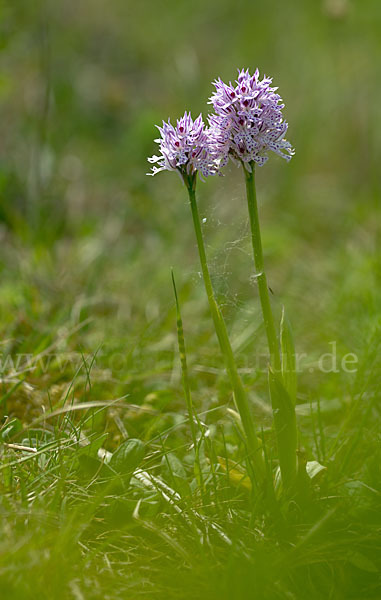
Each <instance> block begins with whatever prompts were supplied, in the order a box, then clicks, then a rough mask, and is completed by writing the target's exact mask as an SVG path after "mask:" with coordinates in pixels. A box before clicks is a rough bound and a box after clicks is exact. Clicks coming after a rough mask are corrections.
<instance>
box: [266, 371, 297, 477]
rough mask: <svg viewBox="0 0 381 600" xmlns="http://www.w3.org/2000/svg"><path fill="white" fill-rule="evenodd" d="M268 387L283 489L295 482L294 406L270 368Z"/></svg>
mask: <svg viewBox="0 0 381 600" xmlns="http://www.w3.org/2000/svg"><path fill="white" fill-rule="evenodd" d="M269 387H270V396H271V404H272V408H273V418H274V427H275V433H276V437H277V445H278V455H279V465H280V470H281V474H282V481H283V485H284V486H285V487H289V486H290V485H291V484H292V483H293V482H294V481H295V478H296V471H297V457H296V449H297V428H296V416H295V406H294V403H293V401H292V400H291V398H290V395H289V393H288V392H287V390H286V389H285V387H284V385H283V382H282V379H281V377H279V375H277V374H276V373H274V371H273V370H272V369H271V367H270V368H269Z"/></svg>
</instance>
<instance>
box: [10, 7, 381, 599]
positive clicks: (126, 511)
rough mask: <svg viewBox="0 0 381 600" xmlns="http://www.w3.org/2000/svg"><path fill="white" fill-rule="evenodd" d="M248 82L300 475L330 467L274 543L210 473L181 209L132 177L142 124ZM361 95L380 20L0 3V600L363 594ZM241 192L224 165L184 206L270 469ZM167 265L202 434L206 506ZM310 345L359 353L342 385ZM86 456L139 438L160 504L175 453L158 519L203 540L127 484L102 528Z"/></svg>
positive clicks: (365, 380) (221, 417)
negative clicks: (274, 90)
mask: <svg viewBox="0 0 381 600" xmlns="http://www.w3.org/2000/svg"><path fill="white" fill-rule="evenodd" d="M256 67H258V68H259V69H260V71H261V74H264V73H266V74H267V75H270V76H272V77H273V78H274V85H277V86H279V90H280V94H281V95H282V97H283V98H284V101H285V105H286V107H285V110H284V112H285V116H286V119H287V121H288V122H289V133H288V138H289V139H290V141H291V142H292V144H293V145H294V146H295V148H296V155H295V157H294V158H293V159H292V161H291V163H290V164H287V163H286V162H285V161H282V160H281V159H280V158H277V157H275V156H274V157H272V159H271V160H270V161H269V163H268V164H267V165H266V166H264V167H263V168H262V169H257V188H258V190H257V191H258V199H259V204H260V218H261V224H262V234H263V244H264V250H265V262H266V269H267V276H268V281H269V284H270V286H271V289H272V291H273V295H272V302H273V307H274V311H275V314H276V317H277V319H278V318H279V317H280V314H281V308H282V305H285V306H286V309H287V313H288V317H289V320H290V321H291V324H292V328H293V330H294V336H295V342H296V351H297V353H305V361H304V362H303V364H302V366H303V372H302V373H300V378H299V388H298V404H299V406H298V407H297V414H298V424H299V429H300V447H301V449H302V456H303V457H304V454H305V456H306V459H307V460H318V461H320V462H321V464H322V465H324V467H325V466H326V467H327V469H326V474H325V475H324V474H323V475H322V477H323V479H322V484H321V487H319V486H320V479H319V480H318V483H317V484H314V491H313V493H314V498H315V500H316V501H315V500H314V501H313V502H312V503H311V506H310V509H311V514H307V513H304V514H302V513H301V514H300V515H299V516H297V511H295V514H294V511H293V510H291V508H290V511H289V512H287V518H290V519H291V521H290V523H288V524H289V525H290V531H291V533H290V536H291V537H290V538H288V537H287V539H286V540H285V539H283V537H282V536H280V537H279V536H278V533H277V528H276V527H277V525H276V524H274V523H273V522H272V520H271V518H268V517H269V515H267V514H266V515H265V514H264V513H263V515H262V513H259V517H258V515H257V516H255V511H256V510H257V509H256V508H253V506H254V505H255V506H256V503H257V498H254V500H255V502H254V501H253V502H250V499H249V495H248V494H247V490H246V489H245V488H243V487H242V486H241V487H240V486H239V485H238V486H237V488H236V487H234V488H233V487H232V485H231V483H230V481H229V475H228V477H227V483H226V477H225V473H224V471H222V469H221V467H220V464H219V463H217V461H216V460H215V458H216V456H215V452H217V453H218V456H225V455H226V456H230V457H231V458H232V460H234V461H236V460H238V461H241V460H242V456H243V452H242V448H241V445H242V444H241V443H240V441H239V437H240V436H239V431H238V429H239V428H238V427H236V422H235V420H234V418H232V416H231V413H229V412H228V411H227V410H226V408H227V407H230V408H233V407H234V405H233V400H232V397H231V389H230V386H229V384H228V382H227V379H226V375H225V373H224V369H223V365H222V360H221V356H220V351H219V348H218V344H217V340H216V337H215V334H214V331H213V326H212V323H211V320H210V315H209V312H208V306H207V300H206V297H205V292H204V289H203V283H202V280H201V278H200V275H199V263H198V255H197V249H196V247H195V239H194V234H193V230H192V221H191V215H190V210H189V206H188V201H187V197H186V192H185V189H184V186H183V185H182V183H181V181H180V178H179V177H177V176H176V174H174V173H160V174H159V175H157V176H156V177H154V178H152V177H147V176H146V173H147V171H148V170H149V166H150V165H149V164H148V163H147V156H150V155H152V154H154V153H155V152H157V147H156V144H155V143H154V141H153V140H154V138H156V137H157V130H156V128H155V124H160V123H161V120H162V119H168V118H169V117H170V118H171V119H172V121H174V120H175V119H176V118H177V117H178V116H179V115H181V114H183V112H184V110H191V111H192V114H193V116H196V115H197V114H198V113H199V112H200V111H202V112H203V113H204V116H205V117H206V115H207V112H208V110H209V105H208V104H207V99H208V97H209V96H210V95H211V93H212V85H211V81H212V80H213V79H214V78H216V77H218V76H220V77H222V78H223V79H224V80H227V81H229V80H234V78H235V76H236V73H237V68H249V69H250V70H251V71H253V70H254V69H255V68H256ZM380 97H381V1H380V0H290V1H288V2H284V1H283V2H282V1H276V0H265V1H262V2H259V1H258V0H251V1H248V0H247V1H242V0H235V2H228V1H226V0H218V1H217V0H209V1H205V0H204V1H203V2H201V1H200V0H194V1H193V2H181V1H177V2H174V1H173V0H168V1H167V2H157V1H156V2H154V1H153V0H140V1H138V2H133V1H132V0H75V1H74V0H61V1H60V0H45V1H43V0H33V1H31V0H9V1H4V0H0V114H1V121H0V122H1V137H0V386H1V395H0V409H1V417H2V421H1V432H0V433H1V437H0V441H1V444H0V455H1V461H0V462H1V464H0V471H1V473H0V492H1V493H0V513H1V520H0V590H1V593H0V595H1V596H2V597H4V598H12V599H18V598H19V599H20V600H28V599H29V598H33V600H34V599H35V598H37V597H38V598H41V599H44V598H49V600H51V598H55V599H57V600H68V599H70V600H73V598H75V599H76V600H81V599H83V598H85V597H86V599H87V600H91V599H97V600H98V599H100V598H102V600H107V599H110V600H116V599H119V598H123V599H124V598H127V597H132V596H133V597H138V596H139V597H146V598H152V597H155V598H165V599H166V600H168V599H170V598H176V600H177V599H178V598H180V597H181V598H195V597H200V598H203V597H206V598H208V600H213V598H218V599H219V600H221V598H229V600H230V599H231V598H232V597H233V596H234V597H237V598H238V597H240V598H245V600H246V598H247V597H248V595H247V590H246V589H245V588H246V586H247V587H248V588H249V589H250V590H251V595H250V597H251V598H254V597H255V590H256V589H257V590H259V592H258V598H261V600H262V599H266V600H274V599H275V598H276V599H277V600H279V599H280V598H282V599H283V598H286V597H287V598H292V599H296V598H303V599H304V598H306V597H308V598H310V599H311V600H315V599H316V600H321V598H328V597H329V598H335V600H341V599H342V600H348V599H349V598H352V599H353V600H355V599H356V600H359V599H360V598H361V599H362V600H364V599H365V598H374V599H376V598H378V597H379V578H378V574H377V567H376V566H375V564H373V562H372V560H373V559H374V560H376V561H378V560H379V557H380V556H381V554H380V552H379V539H378V537H379V536H378V537H377V532H379V530H380V524H379V507H378V505H379V497H380V491H379V482H380V460H379V454H377V452H379V445H378V446H377V444H379V415H380V408H379V407H380V402H379V399H380V384H379V382H380V373H381V220H380V217H381V202H380V198H381V178H380V158H381V110H380ZM244 193H245V190H244V181H243V176H242V173H241V171H240V170H239V169H237V168H236V167H235V166H233V165H229V166H228V167H227V168H226V169H225V176H224V177H215V178H209V179H208V181H207V182H206V183H201V182H200V183H199V184H198V200H199V206H200V213H201V216H202V218H203V220H204V224H203V227H204V234H205V238H206V245H207V253H208V258H209V263H210V268H211V273H212V278H213V282H214V285H215V288H216V291H217V294H218V299H219V301H220V304H221V306H222V309H223V312H224V314H225V316H226V320H227V324H228V328H229V330H230V335H231V340H232V345H233V349H234V351H235V354H236V357H237V362H238V366H239V367H240V368H241V372H242V376H243V380H244V384H245V386H246V388H247V390H248V393H249V399H250V403H251V406H252V409H253V412H255V413H256V414H255V416H256V421H257V423H258V431H259V430H261V431H262V429H263V435H264V436H265V441H266V443H267V441H268V443H269V444H270V449H271V448H272V447H273V446H272V444H273V439H272V430H271V407H270V404H269V399H268V391H267V390H268V386H267V373H266V364H267V355H266V352H267V351H266V340H265V335H264V331H263V327H262V318H261V314H260V309H259V301H258V293H257V289H256V286H255V278H253V265H252V255H251V248H250V238H249V236H248V219H247V208H246V201H245V196H244ZM171 266H172V267H173V268H174V272H175V276H176V281H177V286H178V290H179V297H180V302H181V309H182V317H183V322H184V331H185V341H186V346H187V358H188V365H189V375H190V386H191V389H192V398H193V402H194V406H195V409H196V411H197V414H198V415H199V416H200V418H201V420H202V421H203V422H205V428H204V429H203V431H205V434H203V436H204V441H203V442H202V443H203V445H204V446H205V448H206V450H205V453H206V459H207V460H205V465H206V467H205V468H206V473H207V477H208V480H207V490H206V492H207V495H206V497H205V498H204V499H202V501H201V500H200V497H199V495H198V491H197V490H196V492H195V491H194V486H193V484H194V483H196V482H195V480H194V476H193V466H192V460H193V458H192V451H191V449H190V443H191V438H190V431H189V427H188V423H187V421H186V406H185V401H184V393H183V389H182V384H181V369H180V360H179V353H178V348H177V337H176V314H175V306H174V295H173V290H172V285H171V273H170V267H171ZM332 341H333V342H334V343H335V344H336V346H335V347H336V349H337V355H338V356H337V358H338V361H339V360H340V358H341V357H342V356H344V355H345V354H347V353H348V352H349V353H354V354H355V355H356V357H357V359H358V363H357V365H356V369H355V370H354V372H350V373H349V372H345V370H343V369H342V368H340V367H339V368H338V369H337V372H324V371H322V370H321V369H319V368H318V361H319V357H321V355H322V354H324V353H327V352H331V351H332V345H330V342H332ZM328 367H329V365H328ZM118 398H119V401H118V402H117V403H115V404H112V405H111V404H110V401H111V400H115V399H118ZM88 401H95V403H96V404H95V405H94V404H90V405H89V404H88ZM319 401H320V404H319ZM82 403H85V404H82ZM141 405H142V406H143V410H142V409H141V408H140V406H141ZM94 406H95V408H94ZM312 406H313V407H314V410H315V413H314V412H313V410H312ZM88 407H90V408H88ZM320 408H321V412H320ZM56 410H57V411H58V412H59V416H56V415H57V413H55V412H54V411H56ZM51 411H53V412H51ZM60 411H61V412H60ZM314 415H315V416H314ZM315 417H316V418H315ZM200 430H201V427H200ZM237 431H238V434H237ZM222 432H223V433H224V436H225V437H223V436H222ZM207 436H209V437H207ZM86 437H87V438H88V439H91V440H92V442H91V444H90V450H89V457H90V458H91V457H93V455H92V454H91V452H93V454H94V456H95V457H98V454H97V451H98V448H99V445H102V446H103V447H104V449H106V450H108V451H113V450H115V448H116V447H117V446H119V444H121V442H122V441H123V440H124V439H126V438H127V437H130V438H131V437H132V438H139V440H142V442H143V443H144V444H145V447H146V458H145V459H144V461H143V468H144V469H147V470H148V471H149V472H150V473H154V474H156V475H158V477H159V478H160V477H162V478H163V481H164V482H167V484H168V485H171V486H172V479H171V478H169V475H168V473H167V471H166V469H165V468H166V463H165V462H163V461H164V459H167V453H168V451H169V450H171V451H173V453H174V454H172V460H174V459H176V460H177V463H176V462H175V463H174V464H177V468H179V469H180V471H179V472H180V474H181V473H182V470H183V471H184V473H185V475H184V477H183V480H184V485H185V484H186V488H187V491H186V493H185V494H184V495H183V497H182V499H181V504H179V506H181V510H180V512H181V511H182V510H183V507H185V512H187V511H188V515H191V516H192V521H193V516H194V515H195V514H196V513H194V510H196V512H197V511H198V510H200V511H201V512H202V515H201V516H200V518H199V520H198V525H197V527H200V528H201V529H198V528H196V526H195V529H194V530H193V529H190V528H189V523H188V520H185V521H184V522H182V521H181V519H180V518H179V515H178V514H177V513H176V512H175V511H174V509H173V505H172V500H170V501H169V502H168V497H167V500H165V501H164V500H163V498H162V495H160V493H156V492H155V491H154V490H151V491H150V490H149V489H148V488H147V489H146V488H144V489H143V486H142V485H136V484H134V485H133V486H131V487H130V488H129V490H128V493H127V494H125V493H124V491H123V493H122V492H118V494H119V495H118V494H117V495H116V496H115V497H114V498H111V499H109V508H110V512H108V511H107V510H106V511H103V508H102V510H101V511H99V510H98V508H99V498H98V496H97V494H98V493H99V494H101V492H99V489H101V488H100V487H99V486H98V477H97V475H96V474H95V475H94V470H92V469H88V472H87V470H86V469H82V467H81V458H82V459H86V455H84V454H83V452H86V446H85V442H86ZM222 439H223V444H224V445H225V439H226V441H227V445H225V447H223V445H222ZM209 440H211V441H209ZM9 441H10V442H12V441H16V442H17V443H22V444H24V445H25V444H27V445H28V448H27V450H28V451H29V454H28V455H26V451H25V452H24V450H25V447H24V450H23V449H22V448H21V449H20V448H19V447H17V446H16V447H14V446H12V443H11V444H9V443H8V442H9ZM40 441H41V444H45V445H44V446H41V447H42V448H45V450H46V451H45V450H44V452H43V453H40V454H38V455H36V456H34V454H33V449H34V448H37V447H39V445H40ZM93 442H94V447H93ZM209 444H210V446H209ZM267 447H269V446H267ZM266 452H267V451H266ZM244 454H246V452H245V453H244ZM275 455H276V454H275ZM102 456H105V455H104V454H103V455H102ZM270 458H271V454H270ZM30 459H31V460H30ZM162 459H163V460H162ZM102 460H103V459H102ZM179 461H180V467H181V468H180V467H179ZM85 463H86V460H85ZM214 463H215V464H214ZM94 464H95V467H94ZM163 465H164V466H163ZM90 466H91V461H90ZM100 466H102V465H101V463H100V462H99V461H98V459H97V458H94V457H93V464H92V467H94V468H95V470H96V471H97V473H99V469H100ZM215 468H216V469H217V470H216V474H217V483H216V481H215ZM176 472H177V471H176ZM100 477H101V476H100ZM90 478H91V479H90ZM239 478H240V475H239V473H238V479H239ZM324 478H325V479H324ZM188 480H189V482H191V483H192V486H193V487H192V492H190V489H191V488H190V485H189V483H188ZM157 481H159V479H157ZM99 485H100V484H99ZM188 488H189V490H188ZM166 489H167V488H166ZM175 489H177V488H176V487H175ZM102 493H103V492H102ZM166 494H167V491H166ZM181 494H183V492H182V491H181ZM99 497H101V496H99ZM142 499H143V502H141V500H142ZM114 500H115V502H114ZM183 502H184V504H183ZM290 507H291V503H290ZM106 508H107V507H106ZM175 508H177V506H175ZM114 509H115V512H113V511H114ZM260 510H261V508H260ZM287 510H288V509H287ZM135 511H137V512H139V511H141V515H140V516H141V518H139V519H138V520H136V518H132V512H133V514H134V517H136V515H135ZM252 511H254V512H252ZM327 511H328V512H327ZM269 514H271V513H269ZM331 517H332V521H329V522H328V521H327V519H328V520H329V519H331ZM209 520H210V524H211V525H210V527H209ZM214 521H216V522H217V523H219V525H220V527H221V532H222V533H223V532H224V531H225V530H226V531H227V533H228V535H229V536H230V538H231V539H232V540H233V542H234V544H233V546H232V547H230V546H228V545H226V544H225V540H224V539H223V535H221V536H220V535H219V533H218V531H219V530H216V531H217V533H216V531H214V530H213V529H212V527H213V525H214ZM327 523H328V524H327ZM253 524H254V527H253ZM146 525H147V527H148V529H146ZM262 530H263V533H262ZM200 532H204V533H203V534H202V535H200ZM315 534H316V535H315ZM282 535H283V534H282ZM287 535H288V534H287ZM311 536H312V540H311ZM220 538H221V539H220ZM306 540H307V543H305V542H306ZM303 544H304V545H303ZM298 547H299V550H298V551H297V552H296V553H295V552H294V550H295V549H296V550H297V549H298ZM230 549H232V552H230ZM376 553H378V556H377V557H376ZM352 554H353V556H352ZM377 564H379V563H378V562H377ZM282 582H283V583H282ZM262 584H263V585H262ZM377 585H378V588H377V587H376V586H377ZM263 589H266V590H267V591H268V593H267V594H265V593H262V592H261V590H263ZM81 590H82V591H81ZM202 590H204V591H205V590H206V592H205V595H202ZM306 590H307V591H306ZM309 590H311V592H310V591H309ZM131 594H132V596H131Z"/></svg>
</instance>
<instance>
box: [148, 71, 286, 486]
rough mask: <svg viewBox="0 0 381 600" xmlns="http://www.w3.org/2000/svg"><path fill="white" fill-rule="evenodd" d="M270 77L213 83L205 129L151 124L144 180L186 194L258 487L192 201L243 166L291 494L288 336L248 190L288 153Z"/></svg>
mask: <svg viewBox="0 0 381 600" xmlns="http://www.w3.org/2000/svg"><path fill="white" fill-rule="evenodd" d="M271 84H272V79H271V78H269V77H266V76H265V77H264V78H263V79H262V80H261V79H260V75H259V71H258V69H257V70H256V71H255V73H254V75H250V73H249V71H248V70H244V69H243V70H240V71H238V79H237V80H236V82H235V84H232V83H231V82H229V84H226V83H224V82H223V81H222V80H221V79H217V80H215V81H214V84H213V85H214V87H215V92H214V93H213V95H212V96H211V98H210V99H209V103H210V104H211V105H212V106H213V109H214V113H213V114H211V115H209V117H208V126H206V125H205V123H204V121H203V117H202V115H199V116H198V117H197V118H196V119H195V120H194V121H193V119H192V117H191V114H190V113H189V112H185V113H184V116H183V117H181V118H180V119H178V120H177V122H176V125H175V126H174V125H172V124H171V122H170V121H168V122H167V123H166V122H163V125H162V127H158V129H159V132H160V137H159V138H158V139H157V140H155V141H156V142H157V143H158V144H159V148H160V155H159V156H156V155H154V156H152V157H151V158H149V159H148V160H149V162H151V163H152V164H153V167H152V172H151V173H150V175H155V174H156V173H159V172H160V171H163V170H168V171H175V172H177V173H178V174H179V175H180V177H181V179H182V180H183V182H184V183H185V186H186V188H187V191H188V195H189V202H190V208H191V212H192V218H193V225H194V231H195V235H196V240H197V246H198V252H199V257H200V263H201V270H202V275H203V280H204V284H205V289H206V294H207V298H208V302H209V307H210V312H211V316H212V318H213V322H214V327H215V330H216V334H217V337H218V340H219V344H220V348H221V352H222V354H223V356H224V358H225V363H226V367H227V371H228V374H229V377H230V382H231V386H232V390H233V394H234V399H235V403H236V407H237V410H238V411H239V414H240V418H241V422H242V426H243V430H244V432H245V437H246V444H247V449H248V458H249V461H250V464H251V465H252V467H253V469H252V473H253V474H254V475H253V479H255V483H256V485H257V486H261V484H262V482H263V481H264V478H265V463H264V457H263V454H262V449H261V443H260V441H259V440H258V437H257V433H256V428H255V424H254V420H253V417H252V414H251V411H250V406H249V401H248V397H247V394H246V391H245V388H244V386H243V383H242V380H241V377H240V375H239V372H238V369H237V366H236V362H235V358H234V354H233V350H232V346H231V343H230V340H229V337H228V333H227V328H226V324H225V321H224V318H223V315H222V312H221V309H220V307H219V306H218V303H217V301H216V297H215V294H214V290H213V286H212V281H211V278H210V273H209V268H208V263H207V257H206V252H205V246H204V241H203V235H202V228H201V222H200V217H199V213H198V207H197V201H196V181H197V174H198V173H199V174H200V178H201V179H203V178H206V177H209V176H214V175H217V174H221V173H222V169H223V168H224V167H225V166H226V165H227V163H228V162H229V160H232V161H233V162H235V163H236V164H238V165H242V167H243V173H244V177H245V182H246V192H247V204H248V212H249V221H250V228H251V241H252V247H253V256H254V265H255V270H256V273H255V278H256V281H257V284H258V290H259V297H260V303H261V308H262V314H263V320H264V326H265V331H266V336H267V342H268V347H269V353H270V365H269V385H270V396H271V401H272V407H273V416H274V428H275V432H276V437H277V444H278V453H279V465H280V472H281V477H282V482H283V486H284V488H285V489H292V486H293V483H294V482H295V480H296V477H297V469H298V465H297V430H296V419H295V399H296V398H295V397H296V374H295V365H294V363H293V360H294V352H293V345H292V337H291V332H290V328H289V326H288V325H287V321H286V319H285V318H284V315H283V318H282V326H281V332H280V336H279V337H278V334H277V328H276V326H275V321H274V317H273V312H272V308H271V302H270V296H269V288H268V284H267V279H266V273H265V269H264V260H263V250H262V242H261V233H260V224H259V215H258V206H257V199H256V191H255V167H256V166H258V167H260V166H263V165H264V164H265V163H266V162H267V160H268V158H269V152H272V153H275V154H277V155H278V156H281V157H282V158H284V159H285V160H286V161H290V159H291V158H292V156H293V155H294V149H293V147H292V146H291V144H290V142H289V141H287V140H286V138H285V135H286V133H287V129H288V124H287V122H286V121H285V120H284V118H283V114H282V110H283V108H284V104H283V102H282V99H281V97H280V96H279V94H278V93H277V88H275V87H272V86H271Z"/></svg>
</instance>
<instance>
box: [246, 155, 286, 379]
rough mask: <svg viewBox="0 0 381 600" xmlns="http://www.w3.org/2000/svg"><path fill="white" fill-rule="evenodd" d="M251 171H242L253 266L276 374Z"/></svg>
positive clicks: (275, 346) (274, 338)
mask: <svg viewBox="0 0 381 600" xmlns="http://www.w3.org/2000/svg"><path fill="white" fill-rule="evenodd" d="M251 166H252V171H251V173H249V172H248V171H247V170H246V169H245V168H244V169H243V171H244V173H245V179H246V194H247V206H248V209H249V220H250V229H251V242H252V245H253V253H254V264H255V269H256V272H257V274H256V279H257V283H258V290H259V298H260V301H261V307H262V314H263V320H264V324H265V330H266V336H267V343H268V346H269V351H270V357H271V365H272V367H273V369H274V371H276V372H277V373H279V372H280V370H281V358H280V350H279V342H278V338H277V334H276V329H275V324H274V317H273V313H272V310H271V304H270V296H269V288H268V285H267V279H266V273H265V270H264V263H263V250H262V241H261V231H260V227H259V216H258V205H257V195H256V191H255V171H254V163H252V164H251Z"/></svg>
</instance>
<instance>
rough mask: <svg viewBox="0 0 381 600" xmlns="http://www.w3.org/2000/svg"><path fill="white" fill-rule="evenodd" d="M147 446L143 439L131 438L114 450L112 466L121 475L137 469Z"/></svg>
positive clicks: (129, 474)
mask: <svg viewBox="0 0 381 600" xmlns="http://www.w3.org/2000/svg"><path fill="white" fill-rule="evenodd" d="M144 454H145V446H144V444H143V442H142V441H141V440H136V439H134V438H131V439H129V440H126V441H125V442H123V443H122V444H121V445H120V446H119V448H118V449H117V450H116V451H115V452H114V454H113V455H112V458H111V460H110V463H109V465H110V467H111V468H112V469H114V471H116V472H117V473H119V474H120V475H128V476H129V477H131V475H132V473H133V472H134V471H135V469H137V467H138V466H139V465H140V463H141V462H142V460H143V458H144Z"/></svg>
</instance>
